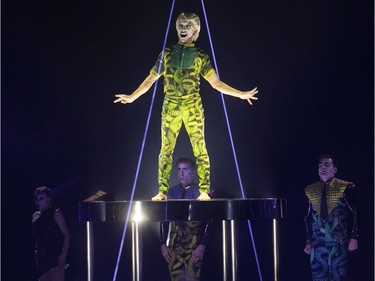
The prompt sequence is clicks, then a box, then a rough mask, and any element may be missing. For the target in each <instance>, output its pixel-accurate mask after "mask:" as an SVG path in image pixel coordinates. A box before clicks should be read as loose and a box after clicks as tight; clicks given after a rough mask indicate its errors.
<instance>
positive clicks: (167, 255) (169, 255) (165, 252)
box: [161, 244, 172, 263]
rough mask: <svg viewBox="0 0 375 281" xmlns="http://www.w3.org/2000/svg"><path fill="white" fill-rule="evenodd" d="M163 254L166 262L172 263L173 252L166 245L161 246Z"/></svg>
mask: <svg viewBox="0 0 375 281" xmlns="http://www.w3.org/2000/svg"><path fill="white" fill-rule="evenodd" d="M161 254H162V255H163V257H164V259H165V261H166V262H167V263H170V262H171V258H172V251H171V249H169V247H168V246H167V245H165V244H163V245H161Z"/></svg>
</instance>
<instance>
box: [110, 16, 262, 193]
mask: <svg viewBox="0 0 375 281" xmlns="http://www.w3.org/2000/svg"><path fill="white" fill-rule="evenodd" d="M176 29H177V35H178V38H179V41H178V44H176V45H174V46H172V47H170V48H166V49H165V50H164V51H163V52H162V53H161V54H160V56H159V58H158V60H157V62H156V64H155V65H154V67H153V68H152V69H151V71H150V74H149V75H148V76H147V77H146V79H145V80H144V81H143V82H142V83H141V85H140V86H139V87H138V88H137V89H136V90H135V91H134V92H133V93H132V94H131V95H125V94H117V95H115V96H116V98H117V99H116V100H115V101H114V102H115V103H117V102H120V103H123V104H127V103H132V102H133V101H135V100H136V99H137V98H139V97H140V96H141V95H143V94H144V93H146V92H147V91H148V90H149V89H150V87H151V86H152V85H153V84H154V82H155V81H156V80H157V79H158V78H159V77H160V76H164V94H165V98H164V103H163V108H162V114H161V150H160V154H159V168H158V182H159V193H158V194H157V195H156V196H154V197H153V198H152V200H164V199H166V195H165V194H166V193H167V190H168V186H169V178H170V174H171V169H172V162H173V159H172V154H173V151H174V148H175V145H176V141H177V137H178V134H179V132H180V129H181V126H182V124H184V126H185V129H186V132H187V133H188V135H189V138H190V142H191V145H192V148H193V154H194V156H195V158H196V162H197V173H198V177H199V191H200V196H199V197H198V198H197V199H198V200H208V199H210V197H209V195H208V193H209V191H210V161H209V157H208V153H207V149H206V143H205V138H204V112H203V106H202V101H201V97H200V93H199V91H200V76H202V77H203V78H204V79H205V80H207V81H208V83H209V84H210V85H211V86H212V87H213V88H214V89H216V90H218V91H220V92H222V93H223V94H226V95H230V96H234V97H238V98H241V99H244V100H247V101H248V102H249V103H250V104H252V102H251V100H256V99H257V97H255V96H254V95H255V94H256V93H257V92H258V91H257V88H254V89H252V90H251V91H245V92H243V91H239V90H237V89H234V88H232V87H231V86H229V85H227V84H225V83H224V82H222V81H220V80H219V79H218V77H217V75H216V72H215V70H214V68H213V67H212V65H211V62H210V59H209V57H208V55H207V54H206V53H205V52H204V51H203V50H201V49H199V48H197V47H196V46H195V44H194V42H195V41H196V40H197V38H198V36H199V32H200V20H199V17H198V16H197V15H195V14H193V13H181V14H180V15H179V16H178V17H177V20H176Z"/></svg>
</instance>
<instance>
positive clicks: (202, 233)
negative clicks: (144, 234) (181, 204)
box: [160, 183, 212, 281]
mask: <svg viewBox="0 0 375 281" xmlns="http://www.w3.org/2000/svg"><path fill="white" fill-rule="evenodd" d="M198 196H199V189H198V187H197V186H196V185H195V184H194V183H192V184H191V185H190V186H187V187H185V188H184V187H183V186H182V185H181V184H178V185H175V186H172V187H171V188H169V190H168V193H167V199H196V198H198ZM168 228H170V232H169V243H168V247H169V248H170V249H171V251H172V256H171V262H170V263H169V264H168V269H169V274H170V277H171V280H172V281H182V280H189V281H197V280H200V274H201V267H202V260H199V261H196V262H193V261H192V259H191V257H192V254H193V251H194V250H195V249H196V248H197V247H198V246H199V245H200V244H202V245H204V246H206V245H207V244H208V242H209V240H210V237H211V232H212V221H209V222H206V221H171V222H161V223H160V243H161V244H167V236H168Z"/></svg>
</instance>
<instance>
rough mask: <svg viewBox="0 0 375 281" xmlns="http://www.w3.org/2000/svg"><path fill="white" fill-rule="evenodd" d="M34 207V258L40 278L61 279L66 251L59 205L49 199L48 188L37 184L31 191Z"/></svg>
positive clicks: (67, 237)
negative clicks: (36, 209) (33, 190)
mask: <svg viewBox="0 0 375 281" xmlns="http://www.w3.org/2000/svg"><path fill="white" fill-rule="evenodd" d="M34 200H35V206H36V207H37V208H38V211H36V212H35V213H34V214H33V216H32V223H33V228H34V234H35V240H36V245H35V246H36V248H35V262H36V265H37V268H38V270H39V273H40V276H41V277H40V279H39V280H40V281H63V280H65V268H66V267H67V265H66V264H65V261H66V255H67V252H68V248H69V240H70V235H69V230H68V227H67V225H66V222H65V219H64V216H63V214H62V212H61V211H60V209H56V208H55V207H54V206H53V202H52V191H51V190H50V189H49V188H48V187H45V186H42V187H38V188H37V189H36V190H35V194H34Z"/></svg>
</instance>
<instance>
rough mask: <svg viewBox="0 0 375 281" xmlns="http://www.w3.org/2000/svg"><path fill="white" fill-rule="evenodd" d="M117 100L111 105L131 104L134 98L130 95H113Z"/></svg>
mask: <svg viewBox="0 0 375 281" xmlns="http://www.w3.org/2000/svg"><path fill="white" fill-rule="evenodd" d="M115 97H116V98H117V99H115V100H114V101H113V103H118V102H121V103H123V104H127V103H132V102H133V101H134V98H133V97H132V95H124V94H117V95H115Z"/></svg>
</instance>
